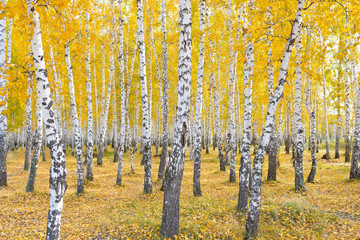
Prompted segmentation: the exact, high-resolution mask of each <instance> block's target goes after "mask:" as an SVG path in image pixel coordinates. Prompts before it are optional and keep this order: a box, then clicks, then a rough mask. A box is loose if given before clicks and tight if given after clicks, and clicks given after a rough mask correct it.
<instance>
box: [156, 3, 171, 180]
mask: <svg viewBox="0 0 360 240" xmlns="http://www.w3.org/2000/svg"><path fill="white" fill-rule="evenodd" d="M161 29H162V32H163V39H162V57H163V59H162V60H163V76H162V83H163V102H162V124H163V126H162V128H163V129H162V131H163V135H162V149H161V157H160V164H159V172H158V179H159V180H163V178H164V171H165V165H166V162H167V160H168V155H169V154H168V141H169V140H168V138H169V137H168V113H169V105H168V104H169V87H168V79H167V78H168V66H167V42H166V9H165V0H161Z"/></svg>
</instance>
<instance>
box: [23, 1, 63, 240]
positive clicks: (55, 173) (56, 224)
mask: <svg viewBox="0 0 360 240" xmlns="http://www.w3.org/2000/svg"><path fill="white" fill-rule="evenodd" d="M26 4H27V6H28V9H27V10H28V14H29V17H30V18H31V20H32V23H33V26H34V28H33V36H32V39H31V48H32V52H33V60H34V67H35V76H36V82H37V89H38V97H39V98H40V99H41V108H42V112H43V118H44V124H45V133H46V139H47V141H48V147H49V149H50V155H51V167H50V178H49V182H50V187H49V188H50V189H49V193H50V207H49V212H48V224H47V233H46V239H60V226H61V211H62V208H63V199H64V195H65V191H66V189H67V183H66V173H67V172H66V162H65V154H64V152H63V147H62V143H61V141H60V137H59V134H58V131H57V129H56V125H55V119H54V110H53V101H52V100H51V94H50V85H49V81H48V78H47V71H46V67H45V60H44V50H43V46H42V39H41V30H40V15H39V14H38V12H37V11H36V10H35V5H34V2H33V1H32V0H26Z"/></svg>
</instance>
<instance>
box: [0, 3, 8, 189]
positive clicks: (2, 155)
mask: <svg viewBox="0 0 360 240" xmlns="http://www.w3.org/2000/svg"><path fill="white" fill-rule="evenodd" d="M1 3H2V4H6V1H5V0H2V1H1ZM5 48H6V18H5V17H3V18H2V19H0V68H1V69H3V70H2V71H1V72H0V92H1V93H2V94H0V102H4V104H1V106H0V187H2V186H6V185H7V170H6V155H7V115H6V113H4V111H6V109H7V101H6V98H7V96H6V83H7V80H6V79H5V78H6V76H5V65H6V58H5V57H6V56H5V53H6V49H5Z"/></svg>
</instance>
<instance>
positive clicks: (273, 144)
mask: <svg viewBox="0 0 360 240" xmlns="http://www.w3.org/2000/svg"><path fill="white" fill-rule="evenodd" d="M266 19H267V21H268V23H267V24H268V35H267V44H268V47H269V50H268V52H267V74H268V87H269V90H268V92H269V93H268V95H269V102H270V101H271V98H272V96H273V94H274V66H273V64H272V62H271V58H272V51H273V46H272V35H273V33H274V30H273V28H272V21H271V20H272V12H271V7H267V9H266ZM277 142H278V139H277V135H276V126H275V125H274V126H273V129H272V133H271V137H270V142H269V155H268V158H269V167H268V175H267V181H276V156H277V148H278V147H277V145H278V144H277Z"/></svg>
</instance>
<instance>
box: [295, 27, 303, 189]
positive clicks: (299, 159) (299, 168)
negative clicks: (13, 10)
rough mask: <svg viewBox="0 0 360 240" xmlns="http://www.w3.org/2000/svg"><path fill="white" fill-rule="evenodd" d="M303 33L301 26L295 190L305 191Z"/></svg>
mask: <svg viewBox="0 0 360 240" xmlns="http://www.w3.org/2000/svg"><path fill="white" fill-rule="evenodd" d="M301 51H302V35H301V26H300V27H299V29H298V33H297V42H296V52H297V53H296V71H295V75H296V81H295V105H294V108H295V109H294V121H295V125H294V130H295V132H294V133H295V139H296V140H295V158H294V167H295V190H296V191H305V184H304V175H303V152H304V142H303V141H304V126H303V124H302V120H301V82H302V71H301V64H302V54H301Z"/></svg>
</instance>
